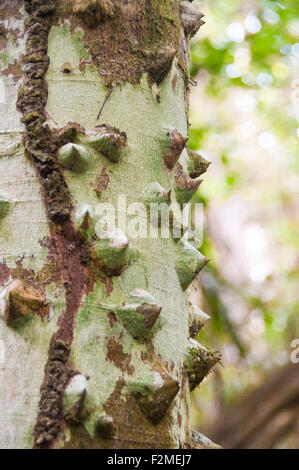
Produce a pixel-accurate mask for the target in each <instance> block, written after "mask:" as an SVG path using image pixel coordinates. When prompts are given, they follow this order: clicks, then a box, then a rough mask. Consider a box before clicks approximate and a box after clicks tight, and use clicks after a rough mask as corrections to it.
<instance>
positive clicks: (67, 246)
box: [0, 0, 218, 448]
mask: <svg viewBox="0 0 299 470" xmlns="http://www.w3.org/2000/svg"><path fill="white" fill-rule="evenodd" d="M22 6H24V10H23V11H22ZM20 8H21V10H20ZM2 10H3V11H2V13H3V14H5V15H11V16H12V17H13V18H15V21H18V22H19V23H20V24H18V28H19V33H18V36H17V38H16V50H18V47H19V49H20V50H21V46H20V44H21V45H22V47H23V45H24V38H25V37H26V44H25V49H26V50H25V51H23V52H19V53H18V54H19V59H16V60H15V61H14V62H13V64H14V65H13V67H12V64H11V63H9V64H8V66H7V65H4V66H3V67H2V76H5V77H6V76H7V77H8V78H9V79H11V78H12V80H13V81H14V85H12V83H11V82H9V86H11V87H12V89H13V90H15V89H16V88H17V87H18V98H17V108H18V110H19V111H20V113H21V123H22V124H21V123H20V122H19V121H18V119H20V118H19V116H18V115H15V114H13V113H12V118H11V119H12V127H14V129H15V130H14V134H16V135H18V133H20V132H21V131H23V139H22V146H21V145H20V144H17V147H16V148H15V150H14V151H13V152H12V153H11V152H10V150H9V148H7V150H6V152H4V156H5V159H6V160H5V164H6V165H7V168H15V171H16V172H17V171H18V170H17V167H16V166H14V165H15V163H14V161H15V159H16V158H17V157H18V158H19V159H20V160H21V162H22V165H25V166H26V165H27V166H26V168H28V170H26V171H29V168H31V169H33V170H34V172H35V175H36V178H37V179H38V181H39V185H40V190H41V198H42V202H43V206H44V211H45V215H46V220H47V224H48V227H47V231H44V233H47V235H46V236H45V237H44V239H43V240H40V239H39V237H37V238H35V239H34V240H30V241H29V240H28V244H27V246H26V250H25V251H24V252H22V251H21V252H20V256H21V258H18V257H17V256H15V257H14V256H13V257H12V259H9V258H8V256H7V254H8V249H7V248H6V249H4V251H3V252H1V259H0V262H1V271H0V281H1V286H2V291H1V299H2V300H1V302H2V303H3V304H4V311H6V312H7V311H9V310H8V309H9V308H10V305H11V304H10V303H9V302H12V297H11V295H12V294H11V293H10V291H9V285H10V284H6V283H7V282H8V281H10V280H12V279H14V280H15V281H17V282H21V280H22V282H25V284H26V285H31V286H32V287H31V288H32V289H33V288H34V287H35V288H38V289H40V291H41V292H43V293H44V294H43V295H44V296H47V299H46V300H45V302H44V301H43V302H40V304H39V303H37V304H36V303H35V304H34V305H35V307H34V308H31V314H32V315H33V317H34V321H35V322H38V321H41V320H40V318H41V319H43V315H39V317H38V318H36V310H37V307H36V305H37V306H39V305H41V308H43V309H44V304H46V305H47V308H48V310H47V311H48V312H49V315H48V324H45V323H42V324H40V323H34V324H35V325H36V326H35V328H36V329H37V331H39V334H40V335H42V336H43V337H45V338H46V340H47V341H48V344H49V348H48V357H47V360H46V363H45V364H44V377H43V381H42V384H41V389H40V398H39V403H38V407H37V408H38V410H37V415H36V418H35V424H34V425H33V416H32V409H30V411H29V410H28V411H27V412H26V411H25V407H23V408H22V413H23V414H24V419H25V418H26V419H25V420H27V421H26V426H24V427H25V429H24V435H25V434H26V436H28V435H29V436H34V447H36V448H54V447H69V448H74V447H97V448H101V447H103V448H104V447H110V448H118V447H128V448H129V447H178V446H181V445H184V446H187V447H188V446H190V445H192V434H191V432H190V428H189V391H188V389H189V386H188V377H189V381H190V380H191V379H190V370H189V369H190V360H189V366H188V364H187V363H188V354H187V351H188V327H189V325H188V323H189V322H188V308H187V307H188V305H187V293H186V292H184V291H186V289H187V288H188V286H189V285H190V283H191V282H192V281H193V280H194V279H195V277H196V276H197V274H198V273H199V271H200V269H201V268H202V267H203V266H204V264H205V263H206V262H207V260H206V259H205V258H204V257H202V255H200V253H198V252H197V250H196V249H195V248H194V247H193V246H192V245H190V244H189V243H188V242H186V241H184V240H182V241H180V242H179V243H176V240H174V239H169V240H167V241H166V242H165V243H164V244H163V243H162V240H161V239H157V240H149V241H148V240H139V239H138V240H137V239H136V240H134V241H133V243H131V240H129V239H128V238H127V236H126V234H125V233H123V232H122V231H121V230H119V231H118V232H115V233H114V234H111V236H108V237H106V238H104V239H101V238H99V236H98V233H97V231H96V229H95V228H96V223H97V220H98V219H97V215H96V210H97V206H98V204H99V199H100V200H102V201H105V202H107V201H109V202H113V203H114V204H116V196H117V194H118V192H120V193H121V192H123V193H124V194H125V195H126V196H127V197H128V198H129V199H130V201H134V200H136V201H144V202H146V204H147V205H149V204H150V202H151V201H152V200H153V197H154V198H156V200H160V199H162V200H163V201H167V202H168V203H169V202H170V200H173V201H175V200H176V197H177V200H179V202H183V200H184V201H185V200H186V198H187V199H189V197H191V195H192V193H193V192H194V191H195V190H196V189H197V187H198V185H199V183H200V180H196V179H195V178H196V176H197V175H200V174H201V173H202V172H204V171H205V169H206V167H205V169H204V168H201V167H200V168H199V165H198V162H199V161H200V157H198V158H195V160H194V158H193V160H194V161H195V163H194V164H192V165H190V164H188V154H187V151H186V150H185V149H184V147H185V145H186V142H187V113H188V108H187V104H186V103H187V95H188V52H187V50H188V49H187V47H188V46H187V45H188V38H189V36H190V35H192V34H193V33H194V31H195V29H196V27H199V26H200V25H201V24H202V22H201V15H199V14H198V12H197V11H196V10H194V12H193V10H192V8H191V9H190V8H189V7H188V8H187V10H186V6H184V5H180V2H179V1H177V0H173V1H171V0H165V1H164V2H159V1H157V0H141V1H137V0H133V1H130V2H127V1H126V0H115V1H114V2H112V1H110V0H73V1H72V2H66V1H65V0H51V1H46V0H32V1H27V0H26V1H25V2H24V4H23V2H21V1H17V2H15V3H14V4H13V7H12V8H11V7H9V6H8V5H7V4H6V3H5V4H4V6H3V8H2ZM23 18H25V20H24V25H23V24H22V21H23ZM190 22H191V23H190ZM124 25H125V26H126V28H124ZM22 28H23V29H22ZM25 34H26V36H25ZM19 43H20V44H19ZM10 61H12V59H11V58H9V59H8V62H10ZM21 64H22V69H21V67H20V65H21ZM20 80H22V83H21V85H20V86H19V83H20ZM16 83H17V85H16ZM65 85H66V88H65V89H64V87H65ZM14 93H15V91H14ZM98 95H99V96H100V99H99V98H98ZM140 104H141V106H140ZM100 118H101V120H100ZM103 119H105V122H104V121H103ZM4 133H6V134H7V136H8V137H9V138H11V136H12V135H13V133H12V130H11V129H7V130H5V131H4ZM145 142H146V145H145ZM14 145H15V144H14ZM17 152H19V153H17ZM179 161H180V162H179ZM28 162H30V166H31V167H28ZM0 164H1V160H0ZM188 165H189V166H188ZM191 167H192V169H191V170H190V168H191ZM31 169H30V171H31ZM195 173H196V175H195ZM136 174H138V176H139V181H136ZM16 176H17V175H16ZM16 179H17V178H16ZM23 184H24V186H25V187H26V184H27V183H26V182H23ZM145 188H147V189H146V190H145ZM157 188H158V191H157ZM187 193H188V194H187ZM0 195H1V193H0ZM1 201H2V206H1V207H2V212H1V213H2V214H3V217H2V219H3V220H2V219H1V221H0V223H1V226H0V236H2V237H3V235H2V233H4V232H3V229H2V227H3V226H4V224H6V225H7V226H8V227H11V223H14V221H15V218H16V212H15V205H14V202H12V203H11V201H10V200H9V197H6V196H5V197H3V198H2V199H1V200H0V202H1ZM40 202H41V201H38V198H37V200H36V202H35V203H34V204H35V206H38V207H41V204H40ZM24 211H25V214H27V215H28V216H29V212H28V207H27V206H26V204H25V205H24ZM120 212H121V211H120ZM22 230H23V231H24V233H28V229H27V226H26V225H25V224H24V222H23V221H20V226H19V227H18V228H17V231H19V232H20V234H19V236H21V232H22ZM19 232H18V233H19ZM2 240H5V238H2ZM38 245H39V246H40V247H41V248H42V249H43V250H44V251H41V254H40V255H39V256H40V259H39V260H38V262H37V264H38V265H39V267H38V268H34V267H33V265H32V267H30V268H29V269H28V267H25V266H23V262H24V261H23V260H25V261H26V263H27V264H29V266H30V263H31V261H30V259H31V258H32V256H33V253H34V248H33V247H34V246H38ZM14 248H15V247H14ZM15 249H18V248H15ZM162 257H163V262H162V264H161V259H162ZM164 266H167V269H165V267H164ZM18 285H19V284H18ZM22 285H23V284H22ZM28 289H29V288H28ZM63 291H64V296H63V294H62V292H63ZM34 292H35V291H34ZM173 292H175V296H173ZM42 298H43V299H44V297H42ZM24 302H25V301H24ZM27 303H28V302H27ZM58 306H59V307H58ZM61 306H62V308H61ZM14 308H15V307H14ZM18 308H19V307H18ZM22 312H24V308H23V307H22V309H21V311H20V312H19V313H20V314H21V315H22ZM50 312H52V314H51V315H52V316H51V315H50ZM13 313H14V315H15V313H16V312H15V311H14V312H13ZM17 313H18V312H17ZM32 315H27V311H26V315H23V317H24V318H25V317H26V318H25V320H26V319H27V317H28V318H31V317H32ZM53 315H54V317H55V319H56V321H57V328H55V324H53ZM5 318H7V316H6V317H5V316H4V319H5ZM25 320H24V321H25ZM22 325H23V326H22V328H24V331H25V332H27V333H24V331H22V330H21V327H20V325H17V327H16V329H14V332H17V331H18V334H19V335H22V334H23V335H25V334H28V331H29V323H28V319H27V323H23V324H22ZM5 328H6V330H5V335H6V338H7V339H8V341H11V344H12V345H13V344H14V342H16V341H17V339H16V337H15V336H11V334H12V331H11V325H10V322H7V325H6V326H5ZM177 331H181V332H182V335H181V336H180V337H179V338H177V337H176V335H177ZM192 331H194V328H193V330H192ZM13 334H14V333H13ZM192 334H193V333H192ZM24 338H25V336H24ZM32 343H33V344H34V346H35V347H37V348H38V347H39V344H38V342H37V340H36V339H33V340H32ZM26 354H27V356H26V359H27V363H26V367H25V371H24V375H25V379H26V378H27V377H28V375H29V374H30V370H32V367H33V365H32V364H33V363H32V361H33V360H34V356H33V354H32V353H30V351H27V352H26ZM42 357H43V358H44V355H43V356H42ZM192 357H193V361H194V364H195V363H196V367H195V368H193V369H192V374H193V375H192V381H191V382H192V383H191V388H193V387H194V386H195V384H196V385H197V384H198V383H199V382H200V381H201V380H202V379H203V377H204V375H205V374H206V373H207V372H208V371H209V370H210V368H211V364H202V361H203V354H202V351H201V349H200V348H199V349H197V350H196V351H195V352H194V351H193V356H192ZM217 360H218V358H217ZM184 361H185V362H186V366H182V364H183V363H184ZM215 362H216V360H215V361H214V362H213V363H215ZM199 363H200V364H199ZM41 366H42V364H38V369H39V371H40V370H41ZM188 367H189V369H188ZM191 368H192V367H191ZM39 374H40V372H39ZM188 374H189V375H188ZM9 379H10V380H11V381H12V383H13V385H14V386H15V388H16V392H17V395H18V394H20V390H21V388H22V386H21V385H20V380H21V379H20V377H19V376H18V375H17V378H16V380H15V383H14V382H13V379H12V378H11V377H9ZM34 386H35V385H34ZM30 392H31V391H30V390H26V392H25V393H27V395H28V394H30ZM34 393H35V396H37V394H38V392H36V391H35V390H34ZM26 413H27V414H26ZM10 419H11V426H15V422H14V419H15V417H14V415H13V413H12V414H11V415H10ZM29 421H30V424H29ZM128 429H129V431H130V432H129V433H128ZM1 434H2V432H0V439H1V438H2V439H4V436H3V435H1ZM17 434H18V436H19V437H18V439H19V441H18V442H21V443H22V444H21V445H22V446H24V447H28V442H31V441H30V439H31V438H30V437H29V438H28V437H26V438H25V437H23V436H22V432H21V431H20V429H18V433H17ZM13 442H14V440H13V439H12V440H11V441H9V444H8V445H10V446H14V444H13Z"/></svg>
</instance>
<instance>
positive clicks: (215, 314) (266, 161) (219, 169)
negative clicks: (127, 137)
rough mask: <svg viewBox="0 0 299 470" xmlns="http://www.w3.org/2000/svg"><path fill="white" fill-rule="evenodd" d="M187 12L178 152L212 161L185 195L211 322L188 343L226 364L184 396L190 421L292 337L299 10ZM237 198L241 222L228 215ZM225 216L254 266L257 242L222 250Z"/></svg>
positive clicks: (212, 2) (230, 6) (232, 2)
mask: <svg viewBox="0 0 299 470" xmlns="http://www.w3.org/2000/svg"><path fill="white" fill-rule="evenodd" d="M194 4H196V2H194ZM197 6H199V8H200V10H201V11H202V12H203V13H204V14H205V16H206V18H205V20H206V24H205V25H204V27H202V28H201V29H200V31H199V33H198V34H197V36H196V37H195V38H194V40H193V41H192V43H191V62H192V63H191V70H190V72H191V77H192V79H193V81H195V82H197V86H194V87H192V93H191V129H190V138H189V147H190V148H191V149H193V150H196V151H199V152H200V153H202V154H203V155H204V157H205V158H207V159H208V160H209V159H210V160H211V161H212V163H213V165H211V167H210V169H209V171H208V173H207V174H206V175H204V176H205V178H204V182H203V183H202V185H201V186H200V188H199V190H198V192H197V194H196V195H195V197H194V201H198V202H203V203H204V204H205V207H206V210H205V217H206V224H205V232H204V242H203V246H202V247H201V252H203V253H204V254H205V255H206V256H208V257H209V258H211V259H212V261H211V263H210V264H209V265H208V267H207V268H206V271H205V273H203V274H202V276H201V280H202V291H203V302H204V304H205V309H206V310H207V312H208V313H210V314H211V316H212V320H211V324H210V328H209V329H207V330H205V331H204V332H201V333H200V334H199V340H200V341H202V342H203V343H204V344H207V343H210V344H213V346H215V345H216V349H218V350H222V352H223V354H224V361H223V362H224V366H225V367H224V368H223V369H220V371H219V372H217V374H216V376H214V379H215V380H214V379H213V375H212V376H211V377H210V379H208V380H207V381H206V384H204V385H203V386H202V387H201V393H200V394H198V395H195V398H194V400H195V404H197V414H195V421H196V422H198V420H201V421H203V422H204V421H205V419H208V418H207V417H208V416H211V407H213V400H216V399H217V400H218V399H219V395H221V401H222V402H224V403H227V404H229V403H231V402H232V401H235V400H237V399H238V398H239V396H240V395H242V394H244V393H246V392H247V391H248V390H250V389H251V388H253V387H256V386H258V385H259V384H260V383H262V382H263V380H264V376H265V374H268V373H269V372H270V371H271V370H272V369H274V368H275V367H279V366H282V365H284V364H286V363H287V362H288V361H289V357H290V352H291V350H290V342H291V340H292V339H293V338H295V337H299V330H298V327H299V321H298V309H299V300H298V292H297V290H298V280H299V275H298V248H299V242H298V222H299V214H298V204H297V203H296V201H297V199H296V198H298V188H299V175H298V168H299V152H298V137H299V104H298V101H299V93H297V97H298V98H296V94H294V90H295V89H296V86H298V87H299V80H298V77H299V75H298V71H299V65H298V59H299V2H298V0H285V1H284V0H281V1H280V2H278V1H270V0H260V1H256V0H247V1H246V2H243V1H241V0H227V1H225V2H223V1H221V0H203V1H200V2H197ZM236 200H237V201H238V202H240V203H242V204H243V206H244V207H245V209H244V214H245V215H244V214H243V213H242V211H241V213H240V214H238V213H237V212H236V210H235V209H234V207H235V206H233V204H234V203H235V202H236ZM238 207H239V206H238ZM227 209H229V210H230V212H228V213H230V214H231V218H232V219H231V226H232V228H231V231H234V230H235V231H237V230H241V228H242V230H243V232H242V233H241V232H240V236H239V238H240V239H241V238H242V237H243V235H244V234H246V233H247V232H246V230H247V229H248V233H249V230H250V229H252V230H253V229H254V230H255V232H254V230H253V232H252V233H253V234H257V235H259V234H260V232H261V237H262V238H263V237H264V239H263V240H264V241H265V243H264V244H265V246H264V247H263V250H264V251H263V250H262V248H260V255H259V256H260V259H258V255H257V253H258V251H256V253H255V251H254V250H255V249H256V250H257V246H258V244H259V241H260V240H259V237H258V236H257V241H256V246H255V243H254V237H253V239H252V246H251V247H250V248H251V249H252V250H253V251H252V253H253V255H252V257H251V256H250V253H249V252H248V253H249V254H248V253H247V254H246V253H243V252H242V249H241V248H240V247H241V245H240V246H239V247H238V246H237V245H238V243H237V242H238V240H237V242H236V246H230V243H231V242H230V240H233V239H234V238H233V237H231V239H230V238H229V237H228V238H227V239H226V238H225V237H226V236H227V233H228V234H229V228H227V227H226V228H225V231H224V233H223V236H222V234H221V231H220V232H219V226H217V223H218V222H219V219H221V211H224V210H227ZM215 213H216V217H215ZM219 214H220V215H219ZM240 217H243V218H244V220H245V219H246V221H245V222H242V223H243V226H242V227H241V228H240V227H238V224H234V220H237V221H238V218H239V219H240ZM229 224H230V219H229V220H228V221H227V225H229ZM252 227H253V228H252ZM259 231H260V232H259ZM250 233H251V232H250ZM247 235H248V234H247ZM237 238H238V237H237ZM247 238H248V237H247ZM246 240H247V239H246ZM234 243H235V242H234ZM248 243H249V242H248ZM262 245H263V244H262ZM243 246H244V245H243ZM245 246H246V244H245ZM230 251H231V253H230ZM254 256H256V257H257V258H256V259H257V260H259V262H260V263H261V269H262V271H263V268H264V269H265V274H264V275H263V274H262V275H261V276H260V278H258V276H257V278H255V277H256V275H255V274H254V269H253V268H252V263H253V260H254V259H255V258H254ZM238 257H239V258H244V259H243V266H242V269H243V270H244V271H246V269H247V268H248V273H247V274H248V275H247V277H246V273H245V274H244V272H242V274H241V273H240V278H239V279H238V275H237V274H236V272H234V270H237V269H239V268H238V267H236V266H235V265H234V263H236V259H237V258H238ZM250 257H251V259H250ZM263 259H264V261H263ZM262 263H264V265H263V264H262ZM267 263H268V264H269V263H270V265H271V267H270V268H269V269H268V268H267ZM236 265H237V263H236ZM230 271H231V272H232V274H233V275H232V276H231V277H230V276H229V274H227V273H229V272H230ZM219 374H220V376H221V380H220V381H221V383H222V386H221V388H220V389H219V387H218V385H217V384H218V383H219ZM216 377H217V380H216ZM215 383H216V384H215ZM210 402H212V405H208V403H210Z"/></svg>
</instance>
